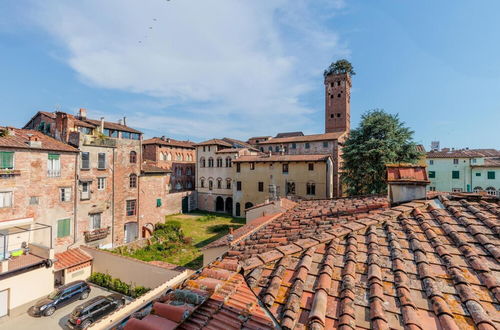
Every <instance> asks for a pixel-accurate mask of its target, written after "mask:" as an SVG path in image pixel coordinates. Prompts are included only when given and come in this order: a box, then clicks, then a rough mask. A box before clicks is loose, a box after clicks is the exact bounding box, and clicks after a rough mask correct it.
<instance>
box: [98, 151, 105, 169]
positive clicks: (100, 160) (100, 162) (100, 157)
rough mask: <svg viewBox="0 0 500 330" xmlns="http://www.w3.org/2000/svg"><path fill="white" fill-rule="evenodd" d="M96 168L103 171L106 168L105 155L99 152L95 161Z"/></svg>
mask: <svg viewBox="0 0 500 330" xmlns="http://www.w3.org/2000/svg"><path fill="white" fill-rule="evenodd" d="M97 168H98V169H100V170H103V169H105V168H106V154H105V153H103V152H100V153H99V154H98V159H97Z"/></svg>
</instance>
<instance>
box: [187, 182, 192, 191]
mask: <svg viewBox="0 0 500 330" xmlns="http://www.w3.org/2000/svg"><path fill="white" fill-rule="evenodd" d="M192 187H193V184H192V183H191V181H188V182H187V188H188V189H191V188H192Z"/></svg>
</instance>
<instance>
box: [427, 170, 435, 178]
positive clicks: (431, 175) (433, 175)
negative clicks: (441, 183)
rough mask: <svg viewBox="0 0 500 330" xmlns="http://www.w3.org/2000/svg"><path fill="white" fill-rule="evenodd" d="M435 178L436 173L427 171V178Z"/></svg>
mask: <svg viewBox="0 0 500 330" xmlns="http://www.w3.org/2000/svg"><path fill="white" fill-rule="evenodd" d="M435 177H436V172H435V171H429V178H430V179H434V178H435Z"/></svg>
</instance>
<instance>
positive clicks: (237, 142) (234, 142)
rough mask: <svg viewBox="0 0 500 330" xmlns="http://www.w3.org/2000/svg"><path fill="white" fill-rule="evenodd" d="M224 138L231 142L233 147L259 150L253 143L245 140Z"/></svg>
mask: <svg viewBox="0 0 500 330" xmlns="http://www.w3.org/2000/svg"><path fill="white" fill-rule="evenodd" d="M223 140H224V141H226V142H228V143H229V144H231V145H232V146H233V148H248V149H251V150H257V149H255V148H254V146H253V145H251V144H249V143H247V142H245V141H241V140H236V139H231V138H227V137H225V138H223Z"/></svg>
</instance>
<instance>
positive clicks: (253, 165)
mask: <svg viewBox="0 0 500 330" xmlns="http://www.w3.org/2000/svg"><path fill="white" fill-rule="evenodd" d="M250 169H251V170H255V163H254V162H251V163H250Z"/></svg>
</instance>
